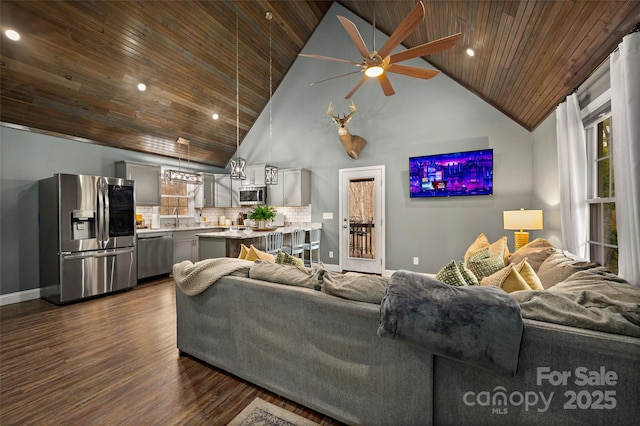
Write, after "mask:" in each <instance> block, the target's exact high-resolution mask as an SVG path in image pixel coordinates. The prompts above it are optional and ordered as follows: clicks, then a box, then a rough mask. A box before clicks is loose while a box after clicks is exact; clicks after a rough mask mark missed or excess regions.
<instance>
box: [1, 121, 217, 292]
mask: <svg viewBox="0 0 640 426" xmlns="http://www.w3.org/2000/svg"><path fill="white" fill-rule="evenodd" d="M121 160H131V161H140V162H144V163H153V164H163V165H169V166H175V167H177V160H176V161H174V160H172V159H170V158H168V157H160V156H157V155H149V154H142V153H138V152H132V151H125V150H121V149H115V148H109V147H105V146H101V145H95V144H89V143H82V142H77V141H74V140H70V139H63V138H59V137H53V136H48V135H44V134H40V133H33V132H27V131H23V130H16V129H13V128H10V127H5V126H0V223H1V225H0V255H1V256H2V257H1V258H0V294H8V293H13V292H17V291H23V290H29V289H33V288H37V287H38V286H39V274H38V261H39V257H38V180H39V179H44V178H47V177H50V176H52V175H53V174H54V173H58V172H61V173H76V174H89V175H103V176H115V162H116V161H121ZM192 166H193V169H197V170H202V171H209V172H216V173H217V172H220V171H221V169H218V168H210V167H204V166H201V165H200V166H199V165H197V164H194V163H192Z"/></svg>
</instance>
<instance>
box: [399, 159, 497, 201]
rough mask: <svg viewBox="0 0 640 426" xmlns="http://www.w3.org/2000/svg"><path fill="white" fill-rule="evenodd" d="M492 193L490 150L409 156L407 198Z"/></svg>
mask: <svg viewBox="0 0 640 426" xmlns="http://www.w3.org/2000/svg"><path fill="white" fill-rule="evenodd" d="M492 193H493V149H482V150H477V151H465V152H452V153H449V154H435V155H424V156H421V157H411V158H409V194H410V196H411V198H416V197H453V196H462V195H491V194H492Z"/></svg>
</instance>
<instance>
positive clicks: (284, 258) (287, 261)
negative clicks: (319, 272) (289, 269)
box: [276, 250, 304, 266]
mask: <svg viewBox="0 0 640 426" xmlns="http://www.w3.org/2000/svg"><path fill="white" fill-rule="evenodd" d="M276 263H279V264H281V265H292V266H304V261H303V260H302V259H300V258H299V257H296V256H292V255H290V254H289V253H285V252H283V251H282V250H278V253H277V254H276Z"/></svg>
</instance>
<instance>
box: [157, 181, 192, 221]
mask: <svg viewBox="0 0 640 426" xmlns="http://www.w3.org/2000/svg"><path fill="white" fill-rule="evenodd" d="M193 194H194V185H193V184H189V183H184V182H172V181H170V180H168V179H162V205H161V206H160V209H159V213H160V215H170V216H175V215H176V214H178V215H179V216H193V215H194V196H193Z"/></svg>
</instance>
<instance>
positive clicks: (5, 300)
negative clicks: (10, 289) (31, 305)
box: [0, 288, 40, 306]
mask: <svg viewBox="0 0 640 426" xmlns="http://www.w3.org/2000/svg"><path fill="white" fill-rule="evenodd" d="M39 298H40V289H39V288H34V289H31V290H24V291H17V292H15V293H9V294H2V295H0V306H4V305H11V304H13V303H19V302H26V301H27V300H33V299H39Z"/></svg>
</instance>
